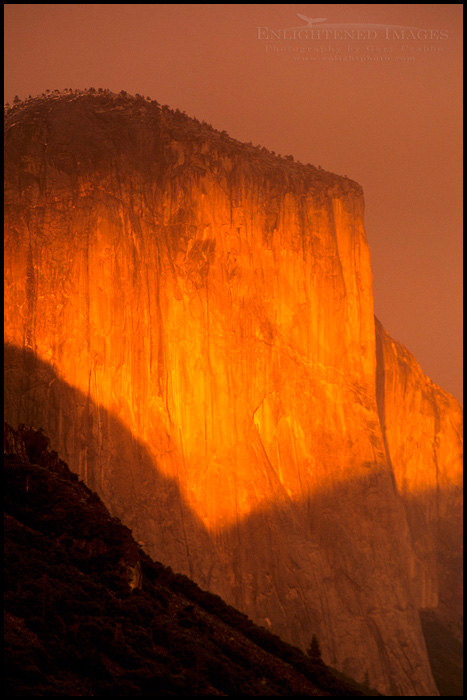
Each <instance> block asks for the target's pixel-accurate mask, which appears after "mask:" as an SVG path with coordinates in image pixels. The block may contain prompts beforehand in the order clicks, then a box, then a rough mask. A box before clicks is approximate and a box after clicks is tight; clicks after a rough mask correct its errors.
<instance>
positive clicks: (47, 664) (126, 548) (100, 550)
mask: <svg viewBox="0 0 467 700" xmlns="http://www.w3.org/2000/svg"><path fill="white" fill-rule="evenodd" d="M5 480H6V488H5V493H6V496H5V533H6V535H5V539H6V556H5V562H6V577H5V580H6V586H5V588H6V598H5V601H6V602H5V650H6V655H5V660H6V665H5V669H6V670H5V680H6V693H7V695H10V696H12V695H13V696H27V695H69V696H81V695H89V696H91V695H102V696H105V695H112V696H121V695H142V696H144V695H159V694H160V695H273V696H281V695H298V696H309V695H378V693H376V692H372V691H369V690H365V689H364V688H362V687H361V686H358V685H357V684H356V683H354V682H352V681H350V680H349V679H346V678H344V677H343V676H342V675H341V674H339V673H337V672H335V671H334V670H331V669H329V668H327V667H326V666H324V664H322V663H320V662H319V661H318V662H316V661H312V660H311V659H310V658H308V657H307V656H306V655H305V654H303V653H302V652H301V651H300V650H298V649H296V648H294V647H292V646H290V645H288V644H286V643H284V642H282V641H281V640H280V639H279V638H278V637H276V636H275V635H273V634H271V633H269V632H268V631H266V630H265V629H263V628H259V627H256V626H255V625H254V624H253V623H252V622H251V621H250V620H249V619H248V618H247V617H246V616H245V615H243V614H242V613H239V612H238V611H237V610H235V609H233V608H231V607H229V606H228V605H226V604H225V603H224V602H223V601H222V600H221V599H220V598H219V597H218V596H215V595H212V594H209V593H206V592H204V591H202V590H201V589H200V588H199V587H198V586H197V585H196V584H194V583H193V582H192V581H190V580H189V579H188V578H186V577H185V576H182V575H177V574H174V573H173V572H172V570H171V569H170V568H168V567H165V566H162V565H161V564H159V563H157V562H154V561H152V560H151V559H150V558H149V557H148V556H147V555H146V554H144V552H143V551H142V550H141V549H140V548H139V547H138V545H137V544H136V543H135V541H134V540H133V538H132V536H131V532H130V530H129V529H128V528H126V527H125V526H123V525H122V524H121V522H120V521H119V520H118V519H116V518H111V517H110V515H109V513H108V511H107V509H106V508H105V506H104V505H103V504H102V502H101V501H100V499H99V497H98V496H97V495H96V494H95V493H93V492H92V491H90V490H89V489H88V488H87V487H86V486H85V485H84V483H82V482H81V481H79V480H78V477H77V476H76V475H74V474H72V473H71V472H70V471H69V469H68V467H67V465H66V464H65V463H64V462H62V461H61V460H60V459H59V458H58V456H57V454H56V453H55V452H50V451H49V450H48V439H47V438H46V437H45V436H44V435H43V433H42V432H41V431H36V430H28V429H25V428H24V427H20V429H19V430H18V431H14V430H12V429H11V428H10V427H9V426H7V425H5ZM310 638H311V634H310Z"/></svg>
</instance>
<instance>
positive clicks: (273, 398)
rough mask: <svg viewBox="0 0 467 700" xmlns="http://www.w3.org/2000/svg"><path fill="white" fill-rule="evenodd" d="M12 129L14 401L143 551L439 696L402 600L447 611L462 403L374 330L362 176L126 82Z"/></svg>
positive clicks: (25, 112) (375, 677)
mask: <svg viewBox="0 0 467 700" xmlns="http://www.w3.org/2000/svg"><path fill="white" fill-rule="evenodd" d="M5 146H6V219H5V221H6V238H5V241H6V244H5V304H6V306H5V308H6V313H5V331H6V340H7V342H8V347H7V361H6V378H5V385H6V418H7V420H8V421H10V422H11V423H12V424H13V425H17V424H18V423H19V422H22V423H25V424H32V425H35V426H36V427H42V428H44V430H45V431H46V433H47V434H48V435H49V436H50V439H51V445H52V446H53V447H54V448H55V449H58V450H59V451H60V453H61V454H62V455H63V456H64V458H65V459H66V460H67V461H68V462H69V464H70V465H71V467H72V469H73V470H76V471H77V472H78V473H79V474H80V476H81V477H82V478H84V480H85V481H86V483H87V484H88V485H89V486H90V487H91V488H93V489H95V490H96V491H97V492H98V493H99V494H100V496H101V497H102V498H103V500H104V501H105V503H106V504H107V505H108V507H109V508H110V509H111V511H112V513H113V514H114V515H117V516H118V517H120V518H121V519H122V520H123V522H125V524H127V525H128V526H129V527H131V528H132V530H133V532H134V533H135V535H136V536H137V538H138V540H139V541H140V542H142V543H143V545H144V547H145V548H146V549H147V551H148V552H149V553H150V554H151V555H152V556H153V557H155V558H157V559H160V560H161V561H163V562H164V563H166V564H169V565H170V566H171V567H173V568H174V569H175V570H176V571H179V572H182V573H186V574H188V575H189V576H190V577H192V578H193V579H194V580H195V581H197V582H198V583H199V584H200V585H201V586H203V587H206V588H208V589H209V590H211V591H214V592H216V593H218V594H219V595H221V596H222V597H223V598H224V599H225V600H227V601H228V602H229V603H231V604H233V605H235V606H236V607H238V608H239V609H241V610H243V611H244V612H246V613H247V614H248V615H250V616H251V617H252V618H253V619H254V620H255V621H256V622H258V623H260V624H263V625H264V624H266V625H268V624H270V625H271V628H272V630H273V631H275V632H276V633H278V634H279V635H281V636H282V637H283V638H284V639H286V640H288V641H291V642H293V643H295V644H298V645H301V646H302V648H306V647H307V646H308V645H309V643H310V638H311V634H310V633H311V631H313V632H316V634H317V637H318V639H319V641H320V645H321V650H322V654H323V659H324V660H325V661H326V662H327V663H329V664H331V665H334V666H336V667H337V668H339V669H340V670H342V671H344V672H346V673H347V674H349V675H351V676H353V677H355V678H356V679H357V680H360V681H363V680H364V679H365V678H368V679H369V681H370V683H371V684H372V685H374V686H376V687H378V689H379V690H381V691H382V692H386V693H388V694H390V695H436V694H437V690H436V687H435V684H434V682H433V679H432V675H431V671H430V666H429V663H428V659H427V653H426V648H425V643H424V639H423V635H422V631H421V626H420V620H419V614H418V608H419V606H429V607H430V608H432V607H435V608H436V609H438V608H439V609H440V610H441V608H442V610H443V615H444V616H445V617H446V618H447V617H449V619H450V620H451V622H452V625H453V626H454V627H455V626H456V625H457V624H458V622H457V621H458V620H459V603H460V600H459V596H458V590H459V589H458V586H457V583H456V585H455V586H454V588H453V587H452V582H453V581H457V577H458V575H459V572H458V559H459V542H458V540H459V537H458V530H457V522H458V509H459V507H460V500H459V494H460V490H459V489H460V468H459V465H460V442H459V438H460V421H461V413H460V407H459V406H458V404H457V402H456V401H455V400H454V399H453V398H452V397H450V396H449V395H447V394H445V393H444V392H442V390H441V389H439V388H438V387H434V385H432V383H431V382H430V380H428V379H427V378H426V377H424V375H423V373H422V372H421V370H420V369H419V368H418V365H416V363H415V361H414V360H413V359H410V356H409V355H408V354H407V353H406V354H404V352H405V351H403V349H402V348H400V346H397V345H395V344H393V343H392V341H390V339H389V338H387V336H386V335H385V334H384V333H383V331H382V330H381V329H379V330H378V333H375V321H374V316H373V298H372V277H371V268H370V256H369V250H368V245H367V242H366V238H365V233H364V227H363V195H362V190H361V188H360V186H359V185H357V184H356V183H354V182H352V181H351V180H349V179H347V178H342V177H338V176H337V175H333V174H331V173H328V172H326V171H324V170H318V169H316V168H314V167H313V166H310V165H301V164H298V163H294V162H292V161H290V160H288V159H286V160H284V159H280V158H278V157H276V156H273V155H272V154H270V153H268V152H267V151H266V150H265V149H261V148H255V147H253V146H251V145H245V144H240V143H238V142H236V141H234V140H233V139H230V138H229V137H227V136H226V135H225V134H220V133H218V132H216V131H214V130H213V129H211V128H210V127H209V126H208V125H205V124H200V123H199V122H197V121H196V120H190V119H188V118H187V117H186V116H184V115H183V114H181V113H180V112H172V111H170V110H169V109H168V108H166V107H162V108H161V107H160V106H159V105H158V104H157V103H151V102H148V101H146V100H144V99H143V98H140V99H134V98H129V97H128V96H124V95H120V96H114V95H110V94H97V95H92V96H91V95H75V94H71V95H65V96H56V97H53V98H46V99H39V100H31V101H29V102H28V103H26V104H25V105H22V106H16V107H14V108H13V109H11V110H10V111H9V112H8V116H7V121H6V138H5ZM378 328H379V326H378ZM377 360H378V361H377ZM427 397H428V398H427ZM425 458H426V459H425ZM447 541H449V556H447V557H445V558H444V559H441V557H442V556H443V555H442V551H443V548H444V544H443V543H445V542H447ZM448 589H449V590H448Z"/></svg>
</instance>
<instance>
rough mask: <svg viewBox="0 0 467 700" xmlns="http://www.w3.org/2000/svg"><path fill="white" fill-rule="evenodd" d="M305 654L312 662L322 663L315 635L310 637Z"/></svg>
mask: <svg viewBox="0 0 467 700" xmlns="http://www.w3.org/2000/svg"><path fill="white" fill-rule="evenodd" d="M306 653H307V654H308V656H309V657H310V659H312V661H317V662H320V663H322V661H323V659H322V657H321V647H320V645H319V642H318V638H317V636H316V634H314V635H313V636H312V638H311V644H310V646H309V647H308V649H307V652H306Z"/></svg>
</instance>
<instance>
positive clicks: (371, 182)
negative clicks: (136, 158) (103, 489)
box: [5, 4, 462, 400]
mask: <svg viewBox="0 0 467 700" xmlns="http://www.w3.org/2000/svg"><path fill="white" fill-rule="evenodd" d="M297 13H299V14H302V15H304V16H305V17H309V18H314V19H322V20H326V21H325V22H322V23H319V22H317V23H316V24H315V25H314V31H315V32H316V30H317V29H319V28H320V24H321V25H322V27H321V34H320V35H317V34H314V35H313V36H312V37H310V30H308V33H306V32H305V33H304V32H302V33H301V34H300V35H298V36H297V35H296V38H295V39H285V38H284V35H283V33H278V34H277V30H284V29H286V28H290V27H295V28H297V32H298V28H306V27H307V22H306V20H303V19H301V18H299V17H297ZM327 25H334V26H333V27H330V28H329V29H328V31H332V32H342V31H343V30H345V29H346V30H347V31H350V30H353V31H354V34H352V35H351V37H350V38H349V36H348V35H347V34H345V35H343V34H339V33H338V34H334V33H333V34H327V35H326V34H323V31H324V29H325V27H326V26H327ZM335 25H340V26H339V27H336V26H335ZM356 25H360V26H356ZM374 25H384V26H391V27H392V28H391V29H390V30H388V31H389V36H387V35H386V34H385V31H386V30H385V29H384V28H378V27H375V26H374ZM393 25H397V26H398V27H399V28H398V29H394V27H393ZM258 27H261V28H262V29H261V30H258ZM401 27H402V28H403V27H406V28H407V27H410V28H416V29H417V30H431V31H432V34H423V33H418V34H416V33H415V34H413V35H407V34H404V35H402V34H401V33H400V32H401V31H402V30H401ZM270 30H274V31H276V37H278V38H274V35H271V33H270ZM357 30H359V31H360V34H357V33H356V32H357ZM404 31H405V32H407V31H408V30H407V29H405V30H404ZM394 32H398V33H397V34H396V33H394ZM375 35H376V36H375ZM461 46H462V5H460V4H459V5H419V4H415V5H412V4H410V5H409V4H405V5H370V4H365V5H363V4H362V5H302V4H299V5H285V4H275V5H184V4H181V5H126V4H124V5H101V4H97V5H74V4H71V5H61V4H60V5H5V102H7V101H9V102H12V99H13V97H14V96H15V95H16V94H17V95H19V97H21V98H24V97H27V96H28V95H29V94H31V95H33V96H34V95H36V94H38V93H41V92H43V91H45V90H46V89H47V88H49V89H51V90H53V89H55V88H58V89H63V88H65V87H72V88H85V87H91V86H93V87H96V88H98V87H105V88H109V89H110V90H113V91H117V92H119V91H120V90H122V89H124V90H126V91H127V92H129V93H130V94H135V93H140V94H142V95H145V96H146V95H149V96H150V97H151V98H153V99H156V100H158V101H159V102H161V103H162V104H168V105H169V106H170V107H172V108H176V107H178V108H179V109H181V110H184V111H185V112H186V113H187V114H188V115H189V116H196V117H197V118H198V119H200V120H202V119H204V120H206V121H207V122H209V123H211V124H212V125H213V126H214V127H216V128H217V129H220V130H222V129H225V130H226V131H227V132H228V133H229V134H230V135H231V136H233V137H235V138H237V139H239V140H241V141H252V142H253V143H254V144H255V145H256V144H261V145H263V146H266V147H267V148H269V149H271V150H274V151H276V152H277V153H281V154H283V155H285V154H293V155H294V156H295V158H296V159H298V160H301V161H302V162H305V163H306V162H310V163H313V164H314V165H321V166H322V167H323V168H325V169H327V170H331V171H333V172H336V173H340V174H342V175H344V174H345V175H348V177H350V178H352V179H354V180H357V181H358V182H359V183H360V184H361V185H362V186H363V189H364V192H365V201H366V216H365V220H366V230H367V236H368V240H369V244H370V249H371V254H372V269H373V280H374V297H375V310H376V314H377V315H378V317H379V318H380V320H381V322H382V323H383V325H384V327H385V328H386V330H387V331H388V332H389V333H390V334H391V335H392V336H393V338H394V339H396V340H400V341H401V342H402V343H404V345H406V347H407V348H408V349H409V350H410V351H411V352H412V353H413V354H414V355H415V357H416V358H417V360H418V361H419V362H420V364H421V366H422V368H423V369H424V371H425V372H426V373H427V374H428V375H429V376H430V377H431V378H432V379H433V380H434V381H435V382H437V383H439V384H440V385H441V386H442V387H443V388H445V389H447V390H448V391H450V392H452V393H453V394H454V395H455V396H456V397H457V398H459V399H460V400H462V308H461V304H462V302H461V300H462V262H461V260H462V251H461V246H462V234H461V231H462V228H461V205H462V185H461V174H462V170H461V164H462V161H461V157H462V156H461V126H462V114H461V104H462V103H461V85H462V83H461V60H462V58H461Z"/></svg>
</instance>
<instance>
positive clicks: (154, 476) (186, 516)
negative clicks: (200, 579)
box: [4, 343, 212, 578]
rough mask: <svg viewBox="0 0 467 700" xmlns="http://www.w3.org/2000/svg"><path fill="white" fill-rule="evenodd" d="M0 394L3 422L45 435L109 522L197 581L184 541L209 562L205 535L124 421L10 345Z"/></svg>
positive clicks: (26, 352)
mask: <svg viewBox="0 0 467 700" xmlns="http://www.w3.org/2000/svg"><path fill="white" fill-rule="evenodd" d="M4 392H5V404H4V417H5V420H6V421H7V422H8V423H10V425H12V426H14V427H15V428H16V427H18V425H19V424H20V423H23V424H25V425H26V426H27V427H35V428H42V429H43V430H44V432H45V434H46V435H47V436H48V438H50V441H51V444H50V448H51V449H53V450H56V451H57V452H58V453H59V456H60V458H61V459H63V460H64V461H65V462H67V464H68V466H69V467H70V469H71V470H72V471H74V472H76V473H78V474H79V476H80V478H81V479H83V481H85V483H86V484H87V486H88V487H89V488H91V489H92V490H94V491H96V492H97V493H98V494H99V496H101V498H102V500H103V501H104V503H105V504H106V506H107V507H108V508H109V510H110V512H111V514H112V515H113V516H115V517H118V518H119V519H120V520H122V522H123V523H124V524H125V525H127V526H128V527H129V528H130V529H131V530H132V531H133V534H134V537H135V539H136V540H138V541H139V542H140V543H141V544H143V546H144V547H145V549H146V550H147V551H148V552H149V553H150V554H151V555H152V556H153V557H154V558H157V559H160V560H161V561H163V562H164V560H165V561H167V563H169V564H170V565H171V566H173V567H174V568H175V569H177V570H179V571H181V572H183V573H187V574H188V575H190V576H191V577H193V578H195V575H196V572H195V571H193V557H192V556H191V553H190V552H189V541H193V540H196V541H197V542H199V543H200V544H199V547H200V549H202V551H203V553H204V554H206V556H207V559H208V560H209V559H211V558H212V557H211V556H210V553H211V550H212V546H211V540H210V537H209V534H208V533H207V531H206V528H205V526H204V524H203V523H202V522H201V520H200V519H199V518H198V517H197V515H196V514H195V513H194V512H193V510H192V509H191V508H190V507H189V505H188V504H187V503H186V502H185V500H184V498H183V496H182V494H181V493H180V489H179V487H178V484H177V483H176V481H175V480H174V479H171V478H169V477H167V476H165V475H163V474H162V473H161V471H160V470H159V468H158V465H157V463H156V461H155V459H154V457H153V456H152V455H151V454H150V453H149V451H148V449H147V448H146V447H145V445H144V444H143V443H142V442H141V441H140V440H137V439H136V438H135V437H134V436H133V434H132V433H131V431H130V430H129V429H128V428H127V427H126V426H125V425H124V424H123V423H122V421H120V420H119V419H118V418H116V417H115V416H113V415H112V414H111V413H110V412H109V411H107V410H106V409H104V408H103V407H102V406H97V405H96V404H95V403H94V402H93V401H92V400H91V399H90V397H89V396H86V395H85V394H84V393H83V392H81V391H80V390H78V389H76V388H74V387H72V386H70V385H69V384H68V383H67V382H65V381H63V380H62V379H61V378H60V377H59V376H58V375H57V373H56V372H55V370H54V369H53V367H52V366H51V365H50V364H48V363H47V362H44V361H42V360H41V359H39V358H38V357H37V356H36V354H35V353H34V352H32V351H31V350H29V349H27V348H25V349H19V348H17V347H15V346H13V345H11V344H7V343H5V345H4ZM103 436H104V439H103ZM76 455H79V456H80V457H79V463H78V464H77V463H76V458H73V457H74V456H76ZM103 464H104V465H105V468H103V466H102V465H103ZM169 559H170V561H169Z"/></svg>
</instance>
